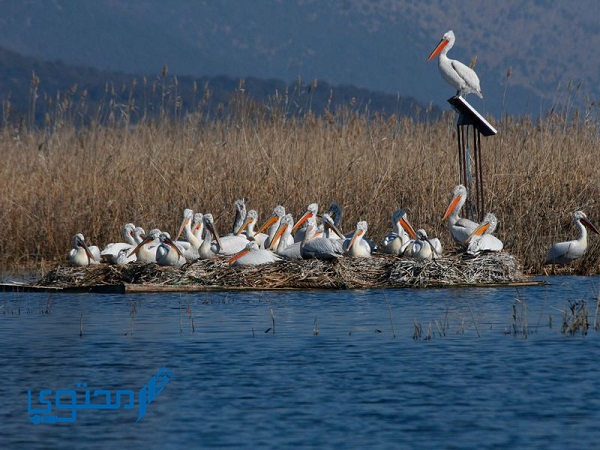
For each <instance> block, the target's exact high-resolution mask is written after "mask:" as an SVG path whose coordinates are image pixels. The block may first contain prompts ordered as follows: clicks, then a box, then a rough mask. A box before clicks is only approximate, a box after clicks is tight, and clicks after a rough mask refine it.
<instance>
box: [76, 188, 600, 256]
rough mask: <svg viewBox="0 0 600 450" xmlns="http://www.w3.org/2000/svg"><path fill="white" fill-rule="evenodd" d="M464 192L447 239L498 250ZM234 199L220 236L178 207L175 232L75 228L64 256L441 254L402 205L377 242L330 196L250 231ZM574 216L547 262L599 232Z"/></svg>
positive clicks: (456, 199) (279, 210)
mask: <svg viewBox="0 0 600 450" xmlns="http://www.w3.org/2000/svg"><path fill="white" fill-rule="evenodd" d="M466 200H467V189H466V188H465V187H464V186H463V185H458V186H456V187H455V188H454V190H453V192H452V200H451V202H450V204H449V206H448V208H447V209H446V212H445V214H444V216H443V218H442V220H448V230H449V232H450V235H451V236H452V239H453V240H454V241H455V242H456V243H457V244H459V245H460V246H461V247H462V248H463V249H464V251H465V253H466V254H468V255H471V256H477V255H479V254H480V253H482V252H499V251H501V250H502V249H503V243H502V242H501V241H500V240H499V239H498V238H497V237H495V236H494V235H493V234H492V233H493V232H494V230H495V229H496V226H497V223H498V222H497V220H496V217H495V216H494V214H491V213H488V214H487V215H486V216H485V217H484V220H483V222H482V223H480V224H479V223H476V222H473V221H471V220H469V219H466V218H461V217H459V213H460V210H461V209H462V207H463V205H464V204H465V202H466ZM234 207H235V220H234V224H233V229H232V231H231V233H230V234H228V235H226V236H219V234H218V232H217V230H216V228H215V224H214V220H213V216H212V215H211V214H209V213H207V214H201V213H196V214H194V213H193V211H192V210H191V209H186V210H185V211H184V213H183V221H182V223H181V227H180V229H179V232H178V233H177V237H176V238H175V240H173V239H171V237H170V235H169V233H166V232H161V231H160V230H158V229H153V230H151V231H150V232H149V233H145V232H144V230H143V229H142V228H140V227H136V226H135V225H134V224H131V223H128V224H126V225H125V226H124V227H123V237H124V238H125V241H126V242H118V243H111V244H108V245H107V246H106V247H105V248H104V249H103V250H102V251H100V249H99V248H98V247H97V246H92V245H88V244H87V243H86V242H85V239H84V237H83V235H82V234H80V233H79V234H76V235H75V236H74V238H73V249H72V250H71V251H70V252H69V255H68V260H69V262H70V263H71V264H72V265H75V266H87V265H90V264H99V263H100V262H105V263H109V264H117V265H124V264H128V263H130V262H134V261H139V262H143V263H156V264H159V265H162V266H181V265H183V264H185V263H186V262H192V261H195V260H198V259H210V258H214V257H219V256H224V257H227V258H228V262H229V263H230V264H231V265H242V266H244V265H260V264H268V263H273V262H277V261H281V260H283V259H286V260H294V259H309V258H317V259H329V260H332V259H337V258H340V257H357V258H368V257H370V256H371V255H372V254H373V253H375V252H379V253H385V254H390V255H396V256H400V257H409V258H415V259H434V258H437V257H439V256H441V254H442V245H441V242H440V240H439V239H437V238H429V237H428V236H427V233H426V232H425V230H423V229H419V230H417V231H415V230H414V228H413V226H412V225H411V224H410V222H409V221H408V219H407V216H406V212H405V211H404V210H403V209H398V210H396V211H394V213H393V214H392V228H393V232H391V233H389V234H388V235H387V236H386V237H385V238H384V239H383V241H382V242H381V243H380V244H379V245H377V244H376V243H375V242H373V241H372V240H370V239H369V238H367V236H366V234H367V230H368V225H367V222H365V221H359V222H358V223H357V224H356V228H355V230H354V232H353V233H351V234H347V235H344V234H343V233H342V231H341V230H340V221H341V218H342V209H341V207H340V206H339V205H337V204H332V205H331V206H330V208H329V210H328V212H327V213H324V214H318V205H317V204H316V203H312V204H310V205H309V206H308V208H307V210H306V212H305V213H304V214H303V215H302V217H301V218H300V219H299V220H297V221H294V219H293V217H292V215H291V214H286V213H285V209H284V207H283V206H281V205H277V206H276V207H275V209H274V210H273V214H272V216H271V217H270V218H269V219H268V220H267V221H266V222H265V223H264V224H263V225H262V226H261V227H260V228H258V229H257V230H256V231H255V228H256V226H257V225H258V214H257V212H256V211H255V210H249V211H248V212H246V205H245V202H244V200H236V201H235V203H234ZM317 219H320V224H319V223H318V221H317ZM574 220H575V224H576V225H577V226H578V227H579V229H580V236H579V239H577V240H574V241H569V242H561V243H558V244H555V245H554V246H552V248H551V249H550V251H549V252H548V256H547V261H546V262H547V263H551V264H566V263H569V262H571V261H573V260H574V259H577V258H579V257H581V256H582V255H583V253H584V252H585V249H586V247H587V233H586V227H587V228H589V229H590V230H592V231H593V232H595V233H598V234H600V233H599V232H598V230H597V229H596V227H595V226H594V225H593V224H592V223H591V222H590V221H589V220H588V219H587V217H586V215H585V214H584V213H583V212H581V211H577V212H575V214H574ZM182 236H183V239H180V237H182Z"/></svg>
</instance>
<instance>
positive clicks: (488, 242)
mask: <svg viewBox="0 0 600 450" xmlns="http://www.w3.org/2000/svg"><path fill="white" fill-rule="evenodd" d="M497 225H498V219H496V216H495V215H494V214H492V213H487V214H486V215H485V216H484V218H483V222H481V225H479V227H477V228H476V229H475V231H473V234H471V237H470V238H469V240H468V241H467V242H468V244H469V246H468V247H467V253H468V254H469V255H473V256H476V255H479V254H480V253H482V252H501V251H502V249H503V248H504V244H503V243H502V241H501V240H500V239H498V238H497V237H496V236H493V235H492V233H493V232H494V231H495V230H496V226H497Z"/></svg>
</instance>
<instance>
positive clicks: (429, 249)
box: [404, 229, 442, 259]
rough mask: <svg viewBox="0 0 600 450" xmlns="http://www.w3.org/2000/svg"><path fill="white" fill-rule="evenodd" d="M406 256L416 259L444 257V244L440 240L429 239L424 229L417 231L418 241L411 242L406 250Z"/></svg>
mask: <svg viewBox="0 0 600 450" xmlns="http://www.w3.org/2000/svg"><path fill="white" fill-rule="evenodd" d="M404 254H405V255H406V256H410V257H411V258H415V259H432V258H436V257H438V256H441V255H442V243H441V242H440V240H439V239H437V238H433V239H429V238H428V237H427V233H426V232H425V230H423V229H419V230H417V239H415V240H411V241H410V243H409V244H408V246H407V247H406V250H405V251H404Z"/></svg>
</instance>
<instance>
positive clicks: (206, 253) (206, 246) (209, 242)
mask: <svg viewBox="0 0 600 450" xmlns="http://www.w3.org/2000/svg"><path fill="white" fill-rule="evenodd" d="M202 220H203V222H204V237H203V240H202V244H201V245H200V248H199V249H198V253H199V255H198V256H199V257H200V259H211V258H214V257H215V256H217V255H218V254H219V253H220V251H221V249H222V248H223V246H222V245H221V239H220V238H219V235H218V234H217V231H216V230H215V226H214V219H213V216H212V214H210V213H206V214H204V216H203V217H202ZM213 239H214V241H213Z"/></svg>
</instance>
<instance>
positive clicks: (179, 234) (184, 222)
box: [175, 219, 190, 241]
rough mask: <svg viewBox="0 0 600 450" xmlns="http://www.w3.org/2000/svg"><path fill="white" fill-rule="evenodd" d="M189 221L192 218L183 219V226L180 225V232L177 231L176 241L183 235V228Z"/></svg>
mask: <svg viewBox="0 0 600 450" xmlns="http://www.w3.org/2000/svg"><path fill="white" fill-rule="evenodd" d="M188 223H190V219H185V220H184V221H183V223H182V224H181V227H179V233H177V237H176V238H175V240H176V241H177V240H178V239H179V238H180V237H181V234H182V233H183V230H185V227H186V226H187V224H188Z"/></svg>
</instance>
